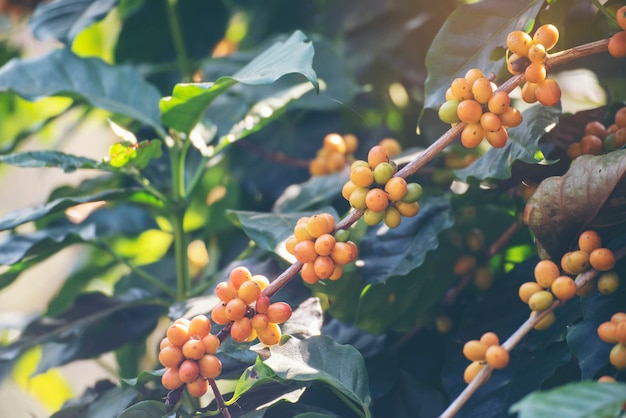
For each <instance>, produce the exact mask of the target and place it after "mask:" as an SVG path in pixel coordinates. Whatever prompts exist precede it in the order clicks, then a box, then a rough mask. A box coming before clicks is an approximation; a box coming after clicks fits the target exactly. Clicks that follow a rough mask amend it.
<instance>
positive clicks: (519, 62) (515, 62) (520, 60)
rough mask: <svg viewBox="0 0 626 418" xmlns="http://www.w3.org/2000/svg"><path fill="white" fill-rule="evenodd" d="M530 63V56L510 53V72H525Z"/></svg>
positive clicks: (507, 66) (514, 73)
mask: <svg viewBox="0 0 626 418" xmlns="http://www.w3.org/2000/svg"><path fill="white" fill-rule="evenodd" d="M529 65H530V60H529V59H528V57H526V56H520V55H517V54H511V55H509V57H508V59H507V62H506V68H507V70H509V72H510V73H511V74H513V75H517V74H520V73H522V72H524V70H525V69H526V67H528V66H529Z"/></svg>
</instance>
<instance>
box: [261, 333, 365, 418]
mask: <svg viewBox="0 0 626 418" xmlns="http://www.w3.org/2000/svg"><path fill="white" fill-rule="evenodd" d="M264 363H265V364H266V365H267V366H269V367H270V368H271V369H272V370H273V371H274V372H275V373H276V375H277V376H278V377H280V378H281V379H284V380H295V381H300V382H310V381H315V380H317V381H322V382H324V383H326V384H328V385H330V386H331V387H332V388H333V389H335V390H339V391H340V392H341V393H342V394H343V395H345V396H346V397H347V398H349V399H350V400H351V401H352V402H355V403H356V404H357V405H358V406H359V407H360V408H361V409H362V410H363V412H364V413H365V416H366V417H369V416H371V414H370V410H369V405H370V403H371V399H370V394H369V388H368V381H367V371H366V369H365V362H364V361H363V357H362V356H361V354H360V353H359V352H358V351H357V350H356V349H355V348H354V347H352V346H350V345H340V344H337V343H336V342H334V341H333V340H332V339H331V338H328V337H325V336H317V337H312V338H309V339H307V340H304V341H300V340H298V339H296V338H290V339H288V340H287V341H285V342H284V343H282V344H280V345H277V346H273V347H270V357H269V358H268V359H267V360H265V362H264Z"/></svg>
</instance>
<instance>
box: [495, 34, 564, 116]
mask: <svg viewBox="0 0 626 418" xmlns="http://www.w3.org/2000/svg"><path fill="white" fill-rule="evenodd" d="M558 41H559V30H558V29H557V28H556V26H554V25H551V24H546V25H542V26H539V28H537V30H536V31H535V34H534V35H533V36H532V37H531V36H530V35H529V34H527V33H526V32H524V31H521V30H516V31H513V32H511V33H509V34H508V35H507V37H506V46H507V48H508V49H509V51H510V52H511V54H510V55H509V56H508V58H507V68H508V70H509V72H510V73H511V74H513V75H516V74H520V73H522V72H523V73H524V76H525V77H526V83H525V84H524V86H523V87H522V99H523V100H524V101H525V102H526V103H535V102H537V101H538V102H539V103H541V104H542V105H544V106H554V105H555V104H557V103H558V102H559V100H561V88H560V87H559V85H558V83H557V82H556V81H555V80H554V79H551V78H547V71H546V65H545V64H546V60H547V59H548V53H547V51H549V50H551V49H552V48H554V46H555V45H556V43H557V42H558Z"/></svg>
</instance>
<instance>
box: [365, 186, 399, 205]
mask: <svg viewBox="0 0 626 418" xmlns="http://www.w3.org/2000/svg"><path fill="white" fill-rule="evenodd" d="M403 180H404V179H403ZM365 205H366V206H367V208H368V209H369V210H371V211H374V212H383V211H384V210H386V209H387V206H389V197H388V195H387V193H385V192H384V191H383V190H381V189H379V188H374V189H371V190H370V191H369V192H367V195H366V196H365Z"/></svg>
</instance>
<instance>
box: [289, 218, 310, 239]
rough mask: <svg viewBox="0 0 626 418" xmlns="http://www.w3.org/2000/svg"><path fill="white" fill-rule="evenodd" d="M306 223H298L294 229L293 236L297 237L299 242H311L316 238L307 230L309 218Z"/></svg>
mask: <svg viewBox="0 0 626 418" xmlns="http://www.w3.org/2000/svg"><path fill="white" fill-rule="evenodd" d="M306 219H307V220H306V221H302V222H300V221H299V220H298V222H297V223H296V226H295V227H294V228H293V235H294V236H295V237H296V239H297V240H298V241H311V240H313V239H314V238H313V237H312V236H311V234H309V230H308V228H307V223H308V218H306Z"/></svg>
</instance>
